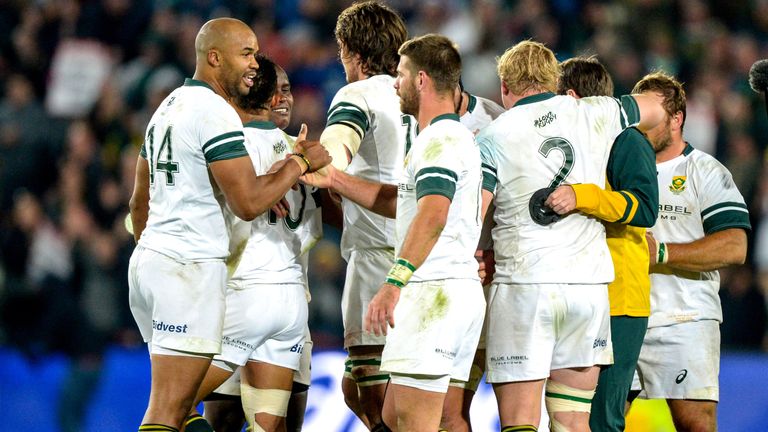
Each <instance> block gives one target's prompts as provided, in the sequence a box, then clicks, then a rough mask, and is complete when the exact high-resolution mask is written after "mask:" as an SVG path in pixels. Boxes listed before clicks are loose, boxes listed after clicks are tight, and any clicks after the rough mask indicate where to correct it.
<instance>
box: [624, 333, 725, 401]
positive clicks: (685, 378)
mask: <svg viewBox="0 0 768 432" xmlns="http://www.w3.org/2000/svg"><path fill="white" fill-rule="evenodd" d="M638 370H639V375H640V378H641V382H642V386H643V392H642V393H641V397H647V398H649V399H695V400H709V401H715V402H716V401H718V400H719V383H718V375H719V373H720V326H719V324H718V322H717V321H715V320H706V321H694V322H689V323H682V324H674V325H671V326H666V327H653V328H650V329H648V332H647V333H646V336H645V340H644V342H643V348H642V349H641V351H640V359H639V361H638Z"/></svg>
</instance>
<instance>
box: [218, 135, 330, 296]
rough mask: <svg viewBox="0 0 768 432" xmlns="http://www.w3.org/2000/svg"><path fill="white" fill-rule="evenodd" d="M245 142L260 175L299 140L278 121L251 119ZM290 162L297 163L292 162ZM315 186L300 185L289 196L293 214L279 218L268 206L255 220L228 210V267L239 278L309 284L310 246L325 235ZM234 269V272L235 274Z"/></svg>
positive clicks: (236, 278)
mask: <svg viewBox="0 0 768 432" xmlns="http://www.w3.org/2000/svg"><path fill="white" fill-rule="evenodd" d="M245 138H246V141H245V145H246V148H247V149H248V152H249V153H250V154H251V159H252V160H253V165H254V168H255V169H256V173H257V174H259V175H263V174H266V173H267V171H268V170H269V169H270V167H272V165H273V164H274V163H275V162H277V161H281V160H283V159H285V157H286V155H287V154H289V153H291V151H292V149H293V144H294V143H293V139H292V138H291V137H289V136H288V135H286V134H285V133H284V132H283V131H281V130H280V129H279V128H278V127H277V126H276V125H275V124H274V123H272V122H255V121H254V122H250V123H246V124H245ZM288 163H295V162H293V161H289V162H288ZM313 192H315V188H314V187H311V186H306V185H303V184H299V186H298V190H293V189H292V190H289V191H288V192H287V193H286V194H285V199H286V200H287V201H288V203H289V205H290V214H288V215H287V216H285V218H280V217H277V215H276V214H275V213H274V212H273V211H272V210H268V211H267V212H265V213H264V214H262V215H259V216H258V217H256V219H254V220H253V221H251V222H245V221H243V220H240V219H238V218H237V217H235V216H234V215H232V214H231V212H229V210H227V213H229V214H228V216H227V221H228V226H229V229H230V235H231V239H230V251H231V255H230V257H229V259H228V260H227V267H228V269H229V271H230V274H231V278H232V279H233V280H242V281H246V282H250V283H257V284H280V283H304V284H305V286H306V283H307V280H306V268H307V260H308V256H309V254H308V251H309V249H311V248H312V246H314V245H315V243H316V242H317V241H318V240H319V239H320V238H321V237H322V235H323V231H322V229H323V228H322V220H321V216H320V206H319V201H317V200H316V194H314V195H313ZM233 270H234V273H233Z"/></svg>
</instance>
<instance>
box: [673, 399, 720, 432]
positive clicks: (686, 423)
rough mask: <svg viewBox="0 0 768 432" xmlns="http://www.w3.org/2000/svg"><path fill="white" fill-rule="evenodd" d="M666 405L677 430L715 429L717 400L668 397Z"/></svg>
mask: <svg viewBox="0 0 768 432" xmlns="http://www.w3.org/2000/svg"><path fill="white" fill-rule="evenodd" d="M667 405H669V411H670V413H671V414H672V420H673V422H674V423H675V427H676V428H677V429H678V430H682V431H689V430H695V431H712V432H714V431H715V429H716V425H717V402H714V401H703V400H682V399H668V400H667Z"/></svg>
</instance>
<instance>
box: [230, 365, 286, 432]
mask: <svg viewBox="0 0 768 432" xmlns="http://www.w3.org/2000/svg"><path fill="white" fill-rule="evenodd" d="M293 372H294V371H293V369H289V368H285V367H281V366H276V365H272V364H269V363H262V362H256V361H249V362H248V363H247V364H246V365H245V369H244V370H243V385H242V386H241V398H242V401H243V410H244V411H245V413H246V420H247V421H248V424H249V425H253V426H254V427H253V430H256V431H262V430H263V431H266V432H273V431H278V430H285V421H284V420H285V415H286V411H287V409H288V401H289V399H290V397H291V387H292V386H293ZM254 422H255V424H254ZM281 425H282V427H280V426H281Z"/></svg>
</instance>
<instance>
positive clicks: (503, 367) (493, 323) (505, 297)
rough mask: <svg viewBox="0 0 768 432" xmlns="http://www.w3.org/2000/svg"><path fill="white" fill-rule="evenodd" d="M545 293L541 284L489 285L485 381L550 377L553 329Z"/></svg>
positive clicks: (546, 293)
mask: <svg viewBox="0 0 768 432" xmlns="http://www.w3.org/2000/svg"><path fill="white" fill-rule="evenodd" d="M548 293H549V291H548V289H547V288H545V287H544V286H543V285H510V284H493V285H492V287H491V292H490V296H489V305H488V314H487V318H488V323H487V326H486V327H487V334H486V366H487V368H486V374H487V375H486V379H487V381H488V382H490V383H506V382H515V381H531V380H539V379H543V378H546V377H548V376H549V371H550V369H551V368H550V366H551V362H552V352H553V349H554V346H555V328H554V322H553V316H552V298H551V296H550V295H549V294H548Z"/></svg>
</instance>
